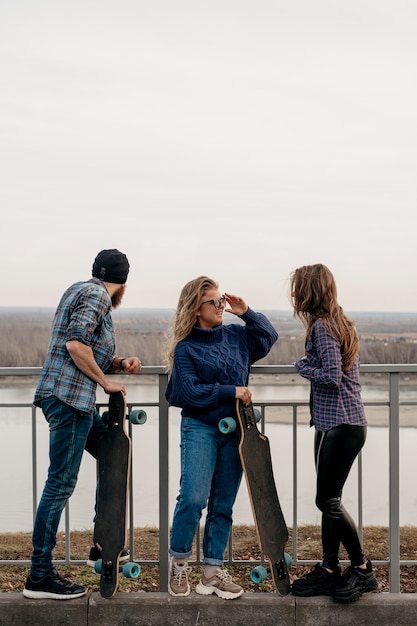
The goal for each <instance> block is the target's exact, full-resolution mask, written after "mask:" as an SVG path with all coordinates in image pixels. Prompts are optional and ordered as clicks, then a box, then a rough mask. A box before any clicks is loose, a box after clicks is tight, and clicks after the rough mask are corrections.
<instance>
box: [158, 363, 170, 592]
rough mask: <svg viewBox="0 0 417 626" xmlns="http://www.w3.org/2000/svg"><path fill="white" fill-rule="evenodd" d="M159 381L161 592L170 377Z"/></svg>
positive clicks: (163, 587) (166, 545) (165, 564)
mask: <svg viewBox="0 0 417 626" xmlns="http://www.w3.org/2000/svg"><path fill="white" fill-rule="evenodd" d="M158 380H159V590H160V591H164V592H166V591H168V549H169V423H168V408H169V407H168V402H167V401H166V399H165V389H166V386H167V384H168V375H167V374H160V375H159V376H158Z"/></svg>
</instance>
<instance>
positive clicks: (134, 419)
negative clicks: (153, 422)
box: [129, 409, 148, 424]
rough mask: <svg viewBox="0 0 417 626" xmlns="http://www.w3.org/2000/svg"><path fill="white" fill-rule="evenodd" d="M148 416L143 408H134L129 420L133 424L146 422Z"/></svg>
mask: <svg viewBox="0 0 417 626" xmlns="http://www.w3.org/2000/svg"><path fill="white" fill-rule="evenodd" d="M147 419H148V416H147V415H146V411H144V410H143V409H134V410H133V411H130V413H129V420H130V423H131V424H144V423H145V422H146V420H147Z"/></svg>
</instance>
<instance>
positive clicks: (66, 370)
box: [33, 278, 115, 413]
mask: <svg viewBox="0 0 417 626" xmlns="http://www.w3.org/2000/svg"><path fill="white" fill-rule="evenodd" d="M72 340H75V341H79V342H81V343H83V344H85V345H86V346H90V348H91V349H92V351H93V354H94V358H95V360H96V362H97V364H98V366H99V367H100V368H101V369H102V370H103V371H104V372H105V371H106V370H108V369H109V367H110V365H111V364H112V361H113V358H114V355H115V339H114V332H113V322H112V318H111V299H110V296H109V294H108V292H107V289H106V288H105V286H104V285H103V283H102V282H101V280H98V279H97V278H92V279H91V280H89V281H87V282H79V283H75V284H74V285H72V286H71V287H69V288H68V289H67V290H66V292H65V293H64V295H63V296H62V298H61V301H60V303H59V305H58V308H57V310H56V313H55V317H54V321H53V324H52V332H51V339H50V342H49V347H48V353H47V355H46V360H45V363H44V366H43V369H42V372H41V375H40V378H39V382H38V386H37V388H36V391H35V397H34V400H33V402H34V404H35V405H37V406H39V402H40V401H41V400H44V399H45V398H48V397H49V396H55V397H57V398H59V399H60V400H62V402H65V404H69V405H70V406H72V407H74V408H76V409H78V410H79V411H83V412H85V413H92V411H93V409H94V406H95V401H96V388H97V385H96V383H95V382H94V381H93V380H91V378H89V377H88V376H86V375H85V374H83V373H82V372H81V370H79V369H78V368H77V366H76V365H75V363H74V361H73V360H72V358H71V356H70V354H69V352H68V350H67V348H66V343H67V341H72Z"/></svg>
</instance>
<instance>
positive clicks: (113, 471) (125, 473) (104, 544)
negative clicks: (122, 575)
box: [94, 391, 132, 598]
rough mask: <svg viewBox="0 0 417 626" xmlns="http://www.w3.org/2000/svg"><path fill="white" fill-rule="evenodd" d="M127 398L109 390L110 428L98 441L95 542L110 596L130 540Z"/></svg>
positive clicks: (103, 589) (105, 591)
mask: <svg viewBox="0 0 417 626" xmlns="http://www.w3.org/2000/svg"><path fill="white" fill-rule="evenodd" d="M125 418H126V400H125V396H124V394H123V393H122V392H120V391H119V392H117V393H113V394H110V398H109V410H108V415H107V416H106V423H107V424H108V427H107V432H106V433H105V434H104V435H103V436H102V437H101V439H100V441H99V444H98V499H97V514H96V521H95V527H94V544H95V545H96V546H97V547H98V548H99V549H100V550H101V571H100V593H101V595H102V596H103V598H111V597H112V596H114V594H115V593H116V591H117V588H118V584H119V570H120V567H119V558H120V554H121V552H122V551H123V550H124V548H125V546H126V541H127V523H126V522H127V503H128V485H129V479H130V460H131V454H132V441H131V439H130V437H129V436H128V435H127V433H126V430H125V421H126V420H125Z"/></svg>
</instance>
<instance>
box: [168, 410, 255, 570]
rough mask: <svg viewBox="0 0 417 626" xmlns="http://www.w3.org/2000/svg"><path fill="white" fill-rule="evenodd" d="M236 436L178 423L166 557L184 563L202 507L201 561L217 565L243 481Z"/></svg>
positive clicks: (189, 422) (187, 422)
mask: <svg viewBox="0 0 417 626" xmlns="http://www.w3.org/2000/svg"><path fill="white" fill-rule="evenodd" d="M238 444H239V434H238V432H237V431H235V432H234V433H231V434H228V435H223V434H222V433H221V432H220V431H219V429H218V428H217V426H210V425H207V424H204V423H203V422H200V421H199V420H197V419H192V418H189V417H183V418H182V420H181V482H180V493H179V495H178V498H177V504H176V507H175V511H174V519H173V522H172V532H171V546H170V549H169V552H170V554H171V556H173V557H175V558H178V559H182V558H183V559H188V558H189V557H190V556H191V552H192V543H193V539H194V536H195V534H196V532H197V528H198V525H199V522H200V518H201V514H202V511H203V509H204V508H205V507H206V506H207V517H206V523H205V528H204V537H203V555H204V558H203V563H207V564H209V565H222V564H223V561H224V552H225V550H226V546H227V543H228V540H229V535H230V529H231V526H232V509H233V505H234V502H235V499H236V494H237V492H238V489H239V485H240V481H241V478H242V465H241V462H240V457H239V451H238Z"/></svg>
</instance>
